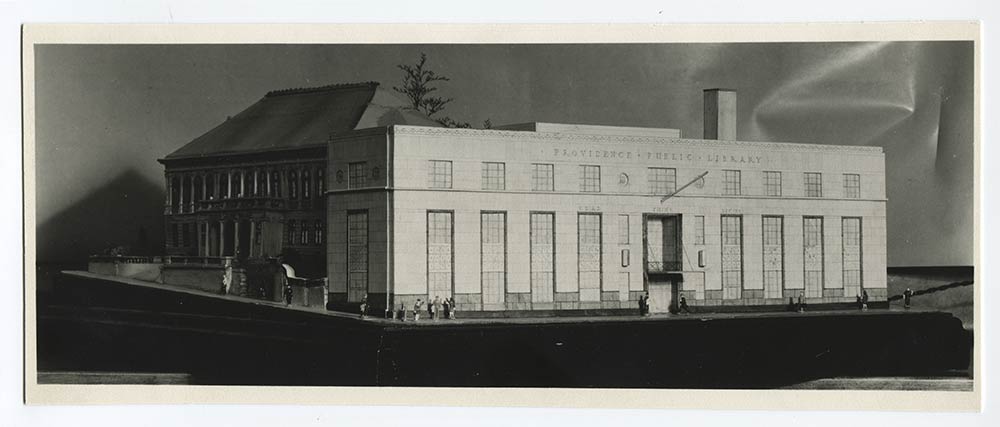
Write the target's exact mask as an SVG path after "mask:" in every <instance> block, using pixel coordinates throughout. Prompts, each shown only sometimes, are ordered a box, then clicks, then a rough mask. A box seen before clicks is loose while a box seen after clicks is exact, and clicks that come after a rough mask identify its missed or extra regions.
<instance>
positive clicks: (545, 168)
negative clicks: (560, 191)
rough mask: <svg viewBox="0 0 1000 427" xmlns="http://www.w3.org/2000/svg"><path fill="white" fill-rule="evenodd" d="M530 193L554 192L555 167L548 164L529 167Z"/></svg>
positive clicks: (536, 164)
mask: <svg viewBox="0 0 1000 427" xmlns="http://www.w3.org/2000/svg"><path fill="white" fill-rule="evenodd" d="M531 191H555V166H554V165H551V164H548V163H533V164H532V165H531Z"/></svg>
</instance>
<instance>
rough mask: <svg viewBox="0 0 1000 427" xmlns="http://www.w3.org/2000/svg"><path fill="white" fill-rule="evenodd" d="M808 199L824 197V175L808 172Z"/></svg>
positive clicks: (806, 178)
mask: <svg viewBox="0 0 1000 427" xmlns="http://www.w3.org/2000/svg"><path fill="white" fill-rule="evenodd" d="M805 181H806V197H823V175H822V174H820V173H818V172H806V173H805Z"/></svg>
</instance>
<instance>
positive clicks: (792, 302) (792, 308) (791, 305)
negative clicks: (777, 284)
mask: <svg viewBox="0 0 1000 427" xmlns="http://www.w3.org/2000/svg"><path fill="white" fill-rule="evenodd" d="M788 311H795V300H794V299H793V298H792V297H788Z"/></svg>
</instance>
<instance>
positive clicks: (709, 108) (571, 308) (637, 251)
mask: <svg viewBox="0 0 1000 427" xmlns="http://www.w3.org/2000/svg"><path fill="white" fill-rule="evenodd" d="M911 25H913V26H914V28H915V29H918V30H919V29H920V28H919V27H920V26H921V25H931V24H911ZM39 30H44V28H39ZM965 30H967V31H964V32H960V33H961V34H963V35H962V36H951V37H944V38H941V39H931V38H928V39H918V40H914V39H912V38H900V39H899V40H884V39H878V40H874V39H870V38H866V37H858V38H857V39H856V40H844V39H842V38H841V39H836V40H830V41H814V40H812V41H795V40H791V41H789V40H787V39H784V40H775V41H769V40H761V39H760V38H751V37H747V38H746V39H740V40H729V41H711V40H710V41H703V42H687V41H685V42H678V41H663V42H648V41H640V42H621V41H608V42H591V41H586V42H522V41H517V40H515V39H514V38H511V39H510V40H512V41H508V42H504V41H494V40H491V41H489V42H482V43H477V42H468V41H465V40H461V41H456V42H451V43H449V42H417V43H412V42H379V43H371V42H365V43H351V42H349V41H347V42H345V41H337V42H329V43H326V42H322V43H321V42H315V41H313V42H308V43H295V42H281V43H278V42H275V43H257V42H253V43H235V42H228V41H227V42H209V41H208V40H203V41H201V42H199V41H194V42H191V41H185V42H183V43H163V42H144V41H142V40H141V37H140V41H139V42H135V41H130V42H128V43H124V42H122V43H115V42H109V41H103V42H85V43H71V42H59V41H58V40H56V41H54V42H49V41H47V40H49V39H44V38H42V40H40V41H29V42H26V43H25V49H26V50H28V49H30V53H25V57H26V61H25V62H26V65H30V67H29V68H26V73H29V72H30V75H26V76H25V79H26V82H27V83H25V85H26V87H27V86H29V85H30V91H27V89H26V94H27V95H30V96H31V98H32V102H31V103H28V104H25V105H26V107H25V108H26V109H27V108H29V107H30V108H31V110H32V111H31V112H30V114H29V113H27V112H26V114H28V115H30V117H31V119H32V120H31V121H30V122H29V123H31V124H32V125H33V129H32V131H31V132H32V135H31V136H32V141H31V143H30V144H26V145H25V156H26V162H25V170H24V174H25V178H26V180H30V181H29V184H30V185H29V186H28V187H26V190H25V191H26V193H25V197H26V198H30V199H31V203H28V204H26V205H25V206H26V209H28V208H31V210H30V211H26V212H25V215H26V216H30V217H31V221H29V222H28V223H26V230H25V232H26V233H28V234H31V237H30V238H29V239H28V240H27V247H26V249H25V251H26V256H27V258H26V259H27V260H28V262H30V263H31V265H27V266H26V268H27V269H33V277H29V279H28V280H29V282H31V283H28V284H27V285H26V292H30V295H26V304H29V305H30V306H31V308H32V309H31V310H30V311H27V312H28V313H29V314H30V315H31V316H30V317H26V318H25V322H27V323H31V324H32V327H30V328H29V335H30V339H29V340H28V341H26V345H32V348H28V349H26V355H27V356H26V357H30V358H31V360H30V361H27V362H26V364H27V365H28V366H29V367H30V368H31V369H28V370H27V371H26V378H25V382H26V383H27V384H28V388H29V389H32V390H38V392H39V393H43V391H44V388H45V387H46V386H74V387H77V386H79V387H95V388H97V389H99V388H100V387H101V386H121V385H141V386H148V387H150V388H151V389H153V390H158V389H171V388H175V387H194V388H195V389H197V388H198V387H200V386H228V387H227V388H226V389H227V390H241V389H248V388H254V387H265V388H268V389H294V388H296V387H302V386H309V387H318V388H320V389H324V388H339V387H352V388H353V387H357V388H361V389H364V390H407V389H414V388H416V389H418V390H423V392H426V393H431V395H433V393H435V390H456V389H458V390H460V391H461V390H467V391H476V390H483V391H488V390H492V389H525V390H527V391H529V392H530V391H535V392H538V391H544V390H547V389H559V390H569V391H573V390H597V389H617V390H623V391H628V390H632V391H637V390H668V391H669V390H675V391H680V390H730V391H732V390H743V391H747V390H749V391H757V392H762V391H774V390H782V391H816V390H822V391H839V392H844V393H850V392H857V391H869V392H870V391H886V392H911V393H916V394H919V393H924V392H940V393H943V395H945V396H951V397H954V398H955V399H962V398H964V396H971V397H975V396H978V393H979V386H978V384H979V381H980V378H979V371H978V369H979V368H978V367H979V366H980V365H979V362H981V359H980V356H979V355H980V354H981V353H980V351H981V348H979V346H977V340H976V336H977V333H978V332H980V331H977V330H976V325H977V321H978V320H979V319H978V318H977V316H979V313H980V312H981V310H982V307H980V306H979V305H978V301H977V297H976V295H977V292H978V289H977V287H978V286H979V283H977V275H978V273H980V271H979V268H980V266H979V265H978V264H977V263H978V259H979V258H978V255H977V251H978V245H977V239H978V237H977V236H978V231H977V230H978V222H977V220H976V215H977V213H976V212H977V196H976V194H977V191H978V188H977V186H978V185H979V182H978V177H977V174H976V171H977V166H976V164H977V160H976V156H977V155H978V154H977V153H978V151H977V131H976V126H977V121H976V111H977V108H978V107H977V101H976V100H977V97H978V92H977V84H978V78H977V73H978V71H977V68H976V64H977V56H978V45H977V44H978V37H977V36H976V34H978V31H979V30H978V26H977V25H975V24H970V25H969V26H968V27H967V28H965ZM83 31H86V30H83ZM135 33H139V34H142V29H141V28H140V29H133V30H132V34H135ZM26 34H30V33H26ZM102 40H103V39H102ZM587 40H589V38H588V39H587ZM29 78H30V79H29ZM29 150H30V153H29ZM229 387H232V388H229ZM29 394H31V393H29ZM664 405H669V403H667V402H664Z"/></svg>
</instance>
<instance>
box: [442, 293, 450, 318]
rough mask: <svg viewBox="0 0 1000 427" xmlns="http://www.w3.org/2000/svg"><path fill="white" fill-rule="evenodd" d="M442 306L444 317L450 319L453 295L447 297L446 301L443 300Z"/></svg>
mask: <svg viewBox="0 0 1000 427" xmlns="http://www.w3.org/2000/svg"><path fill="white" fill-rule="evenodd" d="M441 306H443V307H444V318H445V319H449V320H450V319H451V297H448V298H445V299H444V301H442V302H441Z"/></svg>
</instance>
